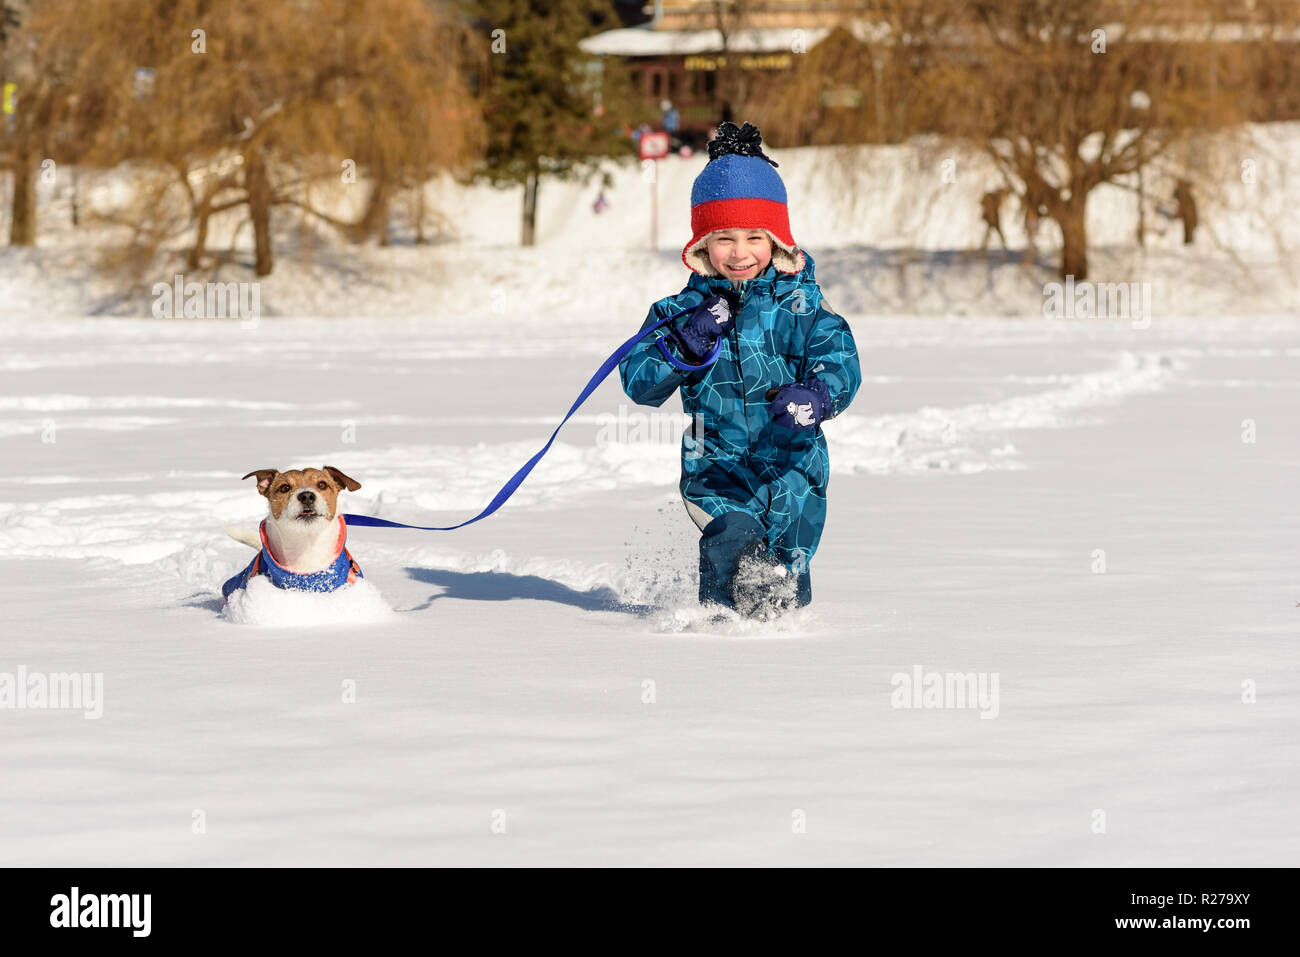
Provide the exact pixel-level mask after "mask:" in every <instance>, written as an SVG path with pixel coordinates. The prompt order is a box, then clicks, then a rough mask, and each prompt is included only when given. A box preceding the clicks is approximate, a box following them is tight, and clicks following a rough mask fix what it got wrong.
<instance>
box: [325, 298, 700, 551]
mask: <svg viewBox="0 0 1300 957" xmlns="http://www.w3.org/2000/svg"><path fill="white" fill-rule="evenodd" d="M694 311H695V307H694V306H690V307H688V308H686V309H683V310H681V311H680V312H675V313H673V314H672V315H671V316H668V317H667V318H666V319H660V320H659V321H658V322H656V323H655V324H654V325H652V326H649V327H648V328H645V329H642V330H641V331H639V332H638V333H637V334H636V335H634V336H632V337H631V338H630V339H628V340H627V341H626V342H624V343H623V344H622V345H621V346H619V347H618V348H617V349H615V350H614V352H613V353H612V354H611V355H610V357H609V358H608V359H606V360H605V361H604V362H602V363H601V364H600V368H599V369H597V370H596V372H595V374H594V375H592V377H591V379H589V380H588V382H587V384H586V385H585V386H584V387H583V389H582V391H581V392H580V393H578V397H577V398H576V399H574V400H573V405H571V406H570V407H569V411H568V412H566V413H565V414H564V418H563V419H561V420H560V424H559V425H557V426H556V427H555V431H554V432H552V433H551V437H550V438H549V439H547V440H546V444H545V445H544V446H542V448H541V450H540V451H539V452H538V453H537V454H536V455H534V456H533V457H532V458H530V459H529V460H528V461H527V462H525V463H524V464H523V465H521V466H520V467H519V470H518V471H517V472H515V474H514V475H512V476H510V479H509V481H507V482H506V484H505V485H503V486H501V490H500V491H499V492H497V493H496V495H494V496H492V501H490V502H489V503H488V504H487V508H485V509H483V511H481V512H479V513H478V514H477V515H475V516H474V517H473V518H469V519H466V520H465V521H463V522H461V523H460V524H459V525H407V524H405V523H403V522H390V521H389V520H388V519H386V518H375V517H374V516H372V515H353V514H351V513H346V512H345V513H344V514H343V521H345V522H346V523H347V524H349V525H356V526H369V527H371V528H412V529H415V530H417V531H421V532H452V531H455V530H456V529H458V528H464V527H465V526H466V525H472V524H474V523H475V522H480V521H482V520H483V519H485V518H487V517H488V516H489V515H491V514H492V513H493V512H495V511H496V510H497V509H499V508H500V507H501V506H502V505H504V504H505V503H506V500H507V499H508V498H510V496H511V495H513V494H514V493H515V490H516V489H518V488H519V486H520V485H522V484H523V482H524V479H526V478H527V477H528V473H529V472H531V471H532V470H533V466H535V465H536V464H537V463H538V462H540V461H541V459H542V456H543V455H545V454H546V453H547V452H549V451H550V450H551V446H552V445H554V444H555V439H556V437H557V436H558V435H559V434H560V429H562V428H564V424H565V423H566V422H568V421H569V419H571V418H573V414H574V413H575V412H577V411H578V408H579V407H580V406H581V405H582V403H584V402H586V401H587V399H588V398H589V397H590V396H591V394H592V393H593V392H595V391H596V387H597V386H598V385H600V384H601V383H602V382H604V381H605V379H606V377H607V376H608V375H609V374H610V373H611V372H613V371H614V369H615V367H617V366H618V364H619V363H620V362H622V361H623V359H624V358H626V357H627V356H628V354H630V353H631V352H632V350H633V349H635V348H636V344H637V343H638V342H640V341H641V340H642V339H643V338H645V337H646V336H647V335H648V334H649V333H651V332H654V331H655V330H656V329H658V328H659V327H660V326H666V325H667V324H668V323H670V322H672V321H673V320H674V319H679V318H681V317H682V316H684V315H686V314H687V313H689V312H694ZM660 338H663V337H660ZM719 345H721V342H720V341H719ZM715 351H716V350H715ZM716 361H717V356H716V355H715V356H713V360H712V361H711V362H710V363H709V365H712V364H713V362H716ZM685 368H686V369H688V370H690V371H693V372H698V371H699V370H701V369H707V368H708V366H685Z"/></svg>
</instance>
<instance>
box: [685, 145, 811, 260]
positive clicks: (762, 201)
mask: <svg viewBox="0 0 1300 957" xmlns="http://www.w3.org/2000/svg"><path fill="white" fill-rule="evenodd" d="M762 143H763V136H762V134H761V133H759V131H758V127H756V126H754V125H753V124H752V123H746V124H745V125H744V126H743V127H737V126H736V124H735V123H731V122H727V123H723V124H722V125H721V126H719V127H718V135H717V136H716V137H715V138H714V139H712V140H710V141H709V162H708V164H707V165H706V166H705V167H704V169H703V170H702V171H701V172H700V175H699V176H697V177H695V185H694V186H692V187H691V232H692V233H693V235H692V236H691V241H690V242H689V243H687V244H686V246H685V248H683V249H682V262H684V263H685V264H686V265H687V267H688V268H690V269H692V270H693V271H695V272H697V273H699V274H700V275H701V276H716V275H718V271H717V270H716V269H714V268H713V264H712V263H711V262H709V252H708V249H706V248H705V240H706V239H708V237H709V234H710V233H713V232H717V231H718V230H720V229H761V230H763V231H764V232H765V233H767V235H768V236H769V237H771V240H772V265H773V266H775V267H776V268H777V269H778V270H779V271H781V272H785V273H798V272H801V271H802V270H803V266H804V257H803V253H801V252H800V251H799V247H798V246H797V245H795V241H794V237H792V236H791V235H790V215H789V212H788V210H787V208H786V198H785V184H784V183H783V182H781V177H780V175H779V174H778V173H777V172H776V169H775V168H774V167H776V165H777V163H776V161H775V160H772V159H769V158H768V157H767V156H766V155H765V154H764V153H763V150H762Z"/></svg>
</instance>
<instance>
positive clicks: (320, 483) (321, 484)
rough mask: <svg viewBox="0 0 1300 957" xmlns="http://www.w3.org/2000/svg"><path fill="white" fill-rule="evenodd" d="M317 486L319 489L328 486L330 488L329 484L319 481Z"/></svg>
mask: <svg viewBox="0 0 1300 957" xmlns="http://www.w3.org/2000/svg"><path fill="white" fill-rule="evenodd" d="M316 487H317V488H318V489H327V488H329V486H328V485H326V484H325V483H324V482H317V483H316Z"/></svg>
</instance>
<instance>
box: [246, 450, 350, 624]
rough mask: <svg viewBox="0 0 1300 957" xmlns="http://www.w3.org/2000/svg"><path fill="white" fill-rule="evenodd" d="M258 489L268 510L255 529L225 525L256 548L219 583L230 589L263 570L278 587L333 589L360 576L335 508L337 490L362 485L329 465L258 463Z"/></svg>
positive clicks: (299, 589)
mask: <svg viewBox="0 0 1300 957" xmlns="http://www.w3.org/2000/svg"><path fill="white" fill-rule="evenodd" d="M254 475H255V476H257V491H258V493H259V494H261V495H263V496H265V498H266V500H267V503H268V505H269V514H268V515H267V517H266V518H265V519H263V520H262V524H261V526H260V527H259V529H258V532H257V534H256V535H255V534H254V533H253V532H252V531H251V530H249V529H242V528H227V529H226V534H228V535H229V536H230V537H231V538H233V539H234V540H235V541H237V542H243V543H244V544H245V545H247V546H249V547H250V548H256V549H258V553H257V556H256V557H255V558H254V559H253V561H252V562H251V563H249V566H248V567H247V568H245V569H244V570H243V571H242V572H240V573H239V574H238V575H236V576H235V577H234V578H231V579H230V580H229V581H227V582H226V583H225V584H224V585H222V586H221V594H222V596H223V597H225V598H227V599H228V598H229V597H230V596H231V594H233V593H234V592H235V591H237V590H238V589H240V588H244V587H246V586H247V585H248V581H249V579H251V578H253V577H254V576H256V575H265V576H266V577H267V578H269V579H270V580H271V584H272V585H274V586H275V587H276V588H287V589H291V590H294V591H321V592H325V591H336V590H337V589H339V588H342V587H343V586H344V585H347V584H350V583H351V582H354V581H356V580H357V579H358V578H361V577H363V576H362V574H361V568H360V566H358V565H357V563H356V561H355V560H354V559H353V558H352V555H351V554H349V552H348V549H347V536H348V527H347V523H346V522H345V521H344V520H343V517H342V516H341V515H340V514H339V513H338V497H339V492H340V491H342V490H344V489H346V490H347V491H349V492H355V491H356V490H357V489H359V488H361V483H360V482H358V481H357V480H356V479H352V478H348V476H346V475H344V474H343V473H342V472H340V471H339V470H338V469H336V468H334V466H332V465H327V466H325V467H324V468H323V469H290V470H289V471H288V472H281V471H279V470H278V469H257V470H256V471H253V472H249V473H248V475H245V476H244V478H249V477H250V476H254Z"/></svg>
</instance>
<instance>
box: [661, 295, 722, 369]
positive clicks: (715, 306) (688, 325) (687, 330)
mask: <svg viewBox="0 0 1300 957" xmlns="http://www.w3.org/2000/svg"><path fill="white" fill-rule="evenodd" d="M731 323H732V318H731V303H729V302H728V301H727V298H726V296H709V297H708V298H707V299H705V300H704V301H703V302H701V303H700V304H699V305H698V306H696V307H695V311H694V312H692V313H691V315H690V317H689V318H688V319H687V320H686V322H684V323H683V324H682V325H680V326H678V327H677V328H676V329H675V330H674V331H673V332H674V334H673V339H675V340H676V342H677V344H678V346H680V347H681V350H682V352H683V353H685V355H686V358H688V359H690V360H691V361H693V362H700V361H702V360H703V359H704V357H705V356H706V355H707V354H708V352H709V350H710V349H712V348H713V344H714V343H715V342H716V341H717V340H718V337H719V336H724V335H726V334H727V333H728V332H730V331H731Z"/></svg>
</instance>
